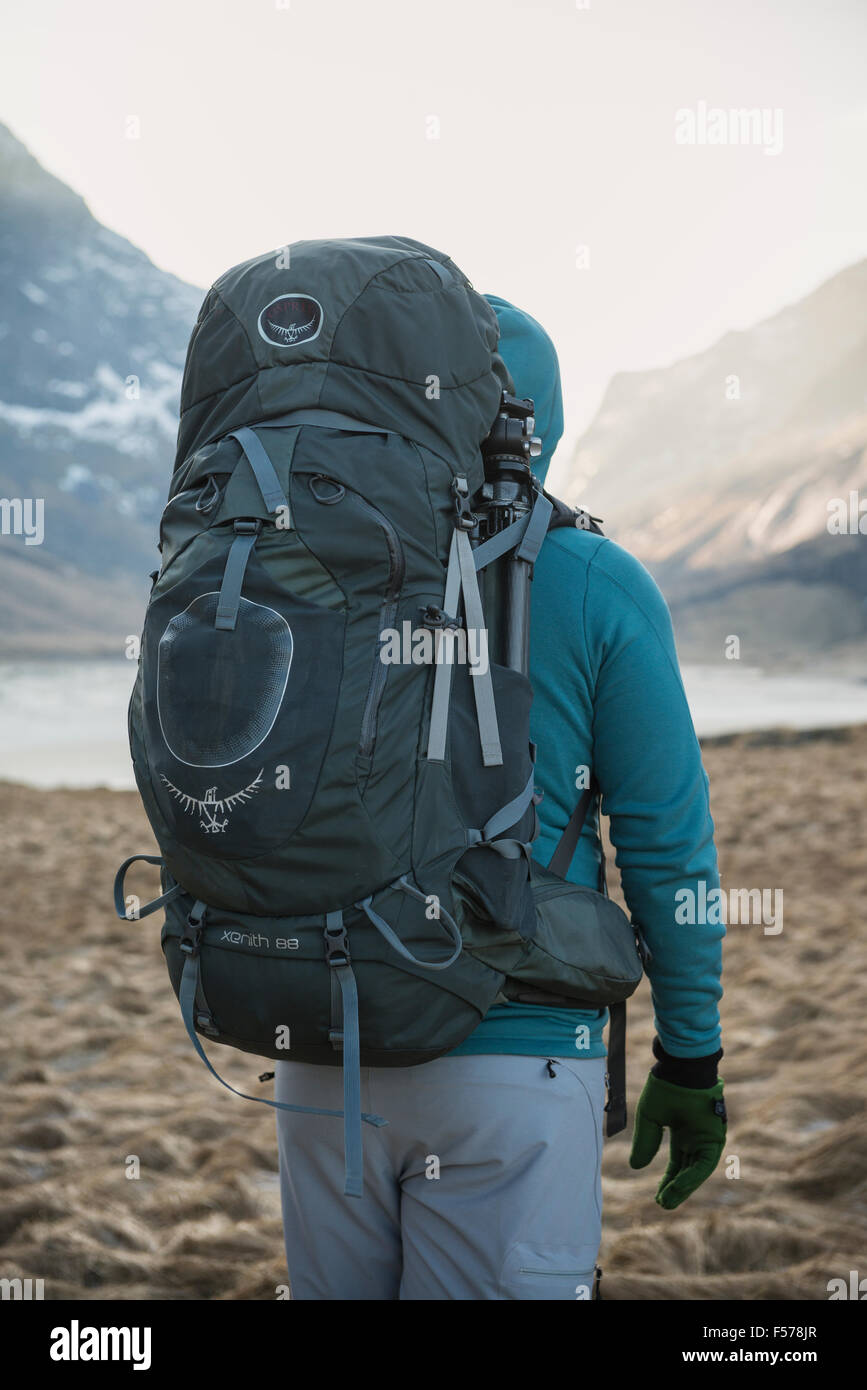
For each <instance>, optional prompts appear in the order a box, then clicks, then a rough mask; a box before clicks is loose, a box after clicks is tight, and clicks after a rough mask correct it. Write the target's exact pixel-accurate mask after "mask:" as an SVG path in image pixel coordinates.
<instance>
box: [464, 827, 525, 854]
mask: <svg viewBox="0 0 867 1390" xmlns="http://www.w3.org/2000/svg"><path fill="white" fill-rule="evenodd" d="M535 838H536V837H535V835H534V836H533V839H535ZM476 845H481V846H482V848H483V849H492V850H493V851H494V853H495V854H499V856H500V858H501V859H520V858H521V856H522V855H523V856H524V858H525V859H527V860H529V858H530V850H531V848H532V846H531V845H530V844H529V843H528V842H527V841H526V840H510V839H508V838H506V837H504V838H503V839H501V840H486V839H484V838H483V836H482V832H481V830H468V831H467V848H468V849H473V848H474V846H476Z"/></svg>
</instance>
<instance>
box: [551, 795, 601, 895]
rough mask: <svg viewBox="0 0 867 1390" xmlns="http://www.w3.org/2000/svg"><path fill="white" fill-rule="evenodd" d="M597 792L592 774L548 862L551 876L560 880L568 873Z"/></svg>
mask: <svg viewBox="0 0 867 1390" xmlns="http://www.w3.org/2000/svg"><path fill="white" fill-rule="evenodd" d="M598 791H599V783H598V782H597V781H596V776H595V773H594V774H591V777H590V785H589V786H587V787H585V788H584V790H583V792H582V793H581V796H580V798H579V800H578V805H577V806H576V807H575V810H574V811H573V812H572V814H571V816H570V817H569V820H568V821H567V823H566V829H565V830H564V831H563V834H562V835H561V836H560V839H559V842H558V844H557V848H556V849H555V850H554V853H553V854H552V855H551V858H550V859H549V860H548V868H549V869H550V870H551V872H552V873H553V874H559V875H560V877H561V878H565V877H566V875H567V873H568V872H569V865H570V864H571V863H572V858H573V855H574V854H575V851H576V849H577V848H578V840H579V839H580V836H581V831H582V829H583V826H584V822H585V820H586V819H587V812H588V811H589V810H590V803H591V802H592V800H593V798H594V796H596V794H597V793H598ZM603 862H604V861H603Z"/></svg>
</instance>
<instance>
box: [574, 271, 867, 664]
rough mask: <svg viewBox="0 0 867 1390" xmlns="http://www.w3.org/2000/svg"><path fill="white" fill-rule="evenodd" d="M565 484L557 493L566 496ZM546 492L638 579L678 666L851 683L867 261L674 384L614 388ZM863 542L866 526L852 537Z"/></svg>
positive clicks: (859, 649) (864, 480) (858, 619)
mask: <svg viewBox="0 0 867 1390" xmlns="http://www.w3.org/2000/svg"><path fill="white" fill-rule="evenodd" d="M562 476H563V475H562V474H561V479H562ZM559 486H560V488H561V490H562V491H563V493H564V495H566V496H567V497H568V498H569V500H571V501H574V502H579V501H580V502H581V503H582V504H583V505H585V506H587V507H589V508H590V510H591V511H593V512H594V513H595V514H596V515H600V516H602V517H603V518H605V522H606V525H605V530H606V534H608V535H611V536H612V537H613V538H614V539H616V540H617V541H618V542H619V543H620V544H622V545H624V546H625V547H626V548H627V549H629V550H631V551H632V552H633V553H634V554H636V555H637V556H638V558H639V559H641V560H642V561H643V562H644V563H645V564H646V565H647V566H648V568H649V569H650V570H651V572H652V573H653V574H654V576H655V578H656V579H657V581H658V582H659V583H660V585H661V587H662V589H663V591H664V593H665V594H666V597H667V598H668V600H669V602H670V604H671V609H672V614H673V617H674V620H675V628H676V631H677V636H678V645H679V648H680V652H681V656H682V657H685V658H686V659H693V660H696V659H718V658H719V656H720V654H721V652H722V650H723V643H724V641H725V638H726V637H727V636H728V635H730V634H736V635H738V636H740V637H741V658H742V659H744V660H749V662H750V664H759V665H761V664H769V663H775V664H776V663H780V662H792V663H796V664H803V663H805V662H808V661H811V660H813V659H814V658H815V657H816V656H817V654H819V653H821V655H822V659H823V660H824V661H829V660H834V659H839V660H840V661H841V662H844V661H845V662H846V663H847V664H848V665H850V666H852V665H854V666H856V667H858V666H860V669H862V670H863V669H864V657H865V655H867V605H865V596H867V573H865V564H867V561H865V556H867V540H865V538H864V535H861V534H858V533H857V532H854V533H853V531H851V530H850V531H849V532H848V533H844V534H841V535H838V534H831V533H830V532H829V530H828V522H829V504H831V502H832V500H833V499H842V500H844V501H846V502H847V503H848V499H849V495H850V493H851V492H855V493H857V494H858V497H857V499H856V504H857V502H859V501H860V502H863V506H864V512H865V513H867V261H862V262H859V263H858V264H856V265H853V266H850V267H849V268H848V269H846V270H843V271H841V272H840V273H839V274H837V275H835V276H833V278H832V279H830V280H828V281H827V282H826V283H825V284H823V285H821V286H820V287H819V288H818V289H817V290H815V291H814V292H813V293H812V294H810V295H808V296H807V297H806V298H805V299H803V300H801V301H800V302H798V303H796V304H793V305H790V306H789V307H787V308H786V309H784V310H782V311H781V312H780V313H778V314H776V315H774V316H773V317H772V318H770V319H768V320H767V321H765V322H763V323H760V324H758V325H756V326H755V327H754V328H751V329H749V330H747V331H745V332H739V333H728V334H726V335H725V337H723V338H722V339H721V340H720V341H719V342H718V343H716V344H715V345H714V346H713V347H711V348H709V349H708V350H707V351H706V352H703V353H699V354H697V355H696V356H694V357H690V358H687V359H685V360H684V361H681V362H676V363H674V364H673V365H672V366H669V367H665V368H660V369H656V370H653V371H646V372H629V373H622V374H619V375H618V376H616V377H615V378H614V379H613V380H612V382H611V384H610V386H609V388H608V391H607V392H606V395H605V398H604V400H603V402H602V405H601V407H600V409H599V412H598V414H597V416H596V418H595V419H594V420H593V422H592V423H591V425H590V427H589V429H588V430H587V431H586V433H585V434H584V435H583V437H582V438H581V439H580V440H579V441H578V444H577V446H576V448H575V451H574V455H573V457H572V459H571V460H570V464H569V467H568V471H567V473H566V481H565V485H564V483H563V482H562V481H560V482H559ZM863 527H864V530H865V531H867V515H865V518H864V521H863Z"/></svg>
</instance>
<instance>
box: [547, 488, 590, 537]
mask: <svg viewBox="0 0 867 1390" xmlns="http://www.w3.org/2000/svg"><path fill="white" fill-rule="evenodd" d="M543 495H544V496H545V497H547V499H548V501H549V502H550V503H551V506H552V508H553V510H552V512H551V519H550V521H549V522H548V530H549V531H556V530H558V529H559V528H560V527H561V526H574V527H576V528H577V529H578V530H579V531H592V532H593V533H594V535H597V536H602V535H604V534H605V533H604V531H603V530H602V526H601V521H602V518H601V516H591V515H590V513H589V512H586V511H585V510H584V508H583V507H569V506H567V504H566V503H565V502H561V501H560V499H559V497H552V496H551V493H550V492H545V491H544V489H543Z"/></svg>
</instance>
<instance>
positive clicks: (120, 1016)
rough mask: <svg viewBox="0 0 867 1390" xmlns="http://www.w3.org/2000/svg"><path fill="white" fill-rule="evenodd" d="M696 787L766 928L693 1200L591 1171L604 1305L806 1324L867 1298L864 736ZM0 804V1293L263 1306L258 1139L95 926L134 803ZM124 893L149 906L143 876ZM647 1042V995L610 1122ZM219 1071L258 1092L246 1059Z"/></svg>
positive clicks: (727, 765)
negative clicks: (660, 1201) (778, 923)
mask: <svg viewBox="0 0 867 1390" xmlns="http://www.w3.org/2000/svg"><path fill="white" fill-rule="evenodd" d="M705 765H706V767H707V769H708V772H709V774H710V778H711V794H712V806H713V813H714V819H715V821H716V825H717V832H718V845H719V851H720V861H721V867H722V873H723V882H724V885H726V886H728V887H735V886H739V887H740V886H743V887H782V888H783V889H784V893H785V899H784V903H785V916H784V928H783V931H782V933H780V934H779V935H769V934H765V933H764V932H763V930H762V927H761V925H752V926H749V925H744V926H732V927H730V929H729V935H728V939H727V946H726V957H725V959H726V967H725V984H726V990H727V993H726V998H725V1000H724V1006H723V1007H724V1042H725V1046H726V1057H725V1059H724V1063H723V1067H722V1072H723V1075H724V1077H725V1079H726V1083H727V1087H728V1091H727V1098H728V1107H729V1116H730V1125H729V1138H728V1144H727V1148H726V1159H725V1160H724V1162H723V1164H721V1166H720V1168H719V1169H718V1170H717V1173H716V1174H715V1175H714V1178H713V1179H712V1180H711V1181H710V1182H709V1183H707V1184H706V1185H705V1186H704V1187H703V1188H702V1189H701V1190H700V1191H699V1193H698V1194H696V1196H695V1197H693V1198H692V1199H691V1200H690V1201H689V1202H688V1203H687V1204H686V1205H685V1206H684V1207H682V1208H681V1209H680V1210H679V1211H677V1212H674V1213H667V1212H663V1211H661V1210H660V1209H659V1208H658V1207H656V1206H655V1204H654V1203H653V1200H652V1197H653V1193H654V1191H655V1188H656V1183H657V1182H658V1178H659V1175H660V1171H661V1166H662V1163H661V1159H657V1162H656V1163H655V1164H654V1166H653V1168H652V1169H651V1170H649V1171H646V1172H644V1173H640V1174H639V1173H633V1172H631V1170H630V1169H629V1168H628V1166H627V1162H626V1156H627V1152H628V1139H627V1136H626V1135H621V1136H619V1137H618V1138H616V1139H615V1140H613V1141H612V1142H611V1143H610V1144H609V1145H608V1146H607V1151H606V1156H605V1163H604V1196H605V1235H604V1242H603V1248H602V1254H601V1263H602V1265H603V1268H604V1278H603V1294H604V1296H605V1297H608V1298H611V1299H627V1298H640V1299H678V1298H699V1299H718V1298H732V1297H733V1298H739V1299H825V1298H827V1296H828V1295H827V1290H826V1285H827V1282H828V1280H829V1279H831V1278H835V1277H843V1278H846V1279H848V1272H849V1270H851V1269H856V1270H859V1271H860V1274H861V1276H862V1277H863V1276H865V1275H867V1117H865V1097H867V1028H865V1023H864V1007H865V981H867V937H865V932H864V927H863V918H862V909H861V905H862V903H863V902H864V900H865V895H867V834H865V819H867V816H865V800H867V726H862V727H860V728H857V729H848V730H847V729H843V730H837V731H834V732H832V733H826V734H786V733H782V734H777V735H775V734H773V733H772V734H762V735H754V736H745V735H741V736H738V737H735V738H733V739H729V740H718V741H716V742H708V743H706V744H705ZM0 793H2V795H0V816H2V845H3V856H2V863H0V876H2V877H0V953H2V954H0V967H2V968H0V1008H2V1015H3V1021H4V1027H3V1038H2V1051H0V1077H2V1080H3V1090H4V1103H3V1114H2V1132H0V1189H2V1201H0V1244H2V1247H3V1248H2V1252H0V1276H3V1277H8V1278H13V1277H15V1276H16V1275H20V1276H21V1277H25V1278H26V1277H30V1278H43V1279H44V1280H45V1296H46V1298H84V1299H132V1298H146V1299H196V1298H200V1299H201V1298H206V1299H273V1298H274V1297H275V1296H276V1290H277V1288H278V1286H280V1285H281V1284H285V1282H286V1270H285V1265H284V1263H283V1256H282V1233H281V1227H280V1213H279V1193H278V1183H277V1172H276V1147H275V1140H274V1124H273V1119H272V1116H271V1113H270V1112H269V1111H267V1110H265V1109H264V1108H262V1109H261V1110H259V1111H254V1109H253V1107H252V1106H250V1105H248V1104H246V1103H244V1102H242V1101H240V1100H236V1099H234V1098H233V1097H232V1096H230V1095H228V1094H227V1093H225V1092H222V1091H221V1090H220V1088H219V1087H218V1086H217V1083H216V1082H214V1081H213V1080H212V1079H211V1078H209V1077H208V1075H207V1073H206V1072H205V1070H204V1068H203V1067H202V1066H201V1063H200V1062H199V1061H198V1059H197V1058H196V1056H195V1054H194V1052H193V1050H192V1048H191V1046H190V1044H189V1042H188V1040H187V1038H186V1035H185V1033H184V1031H183V1027H182V1024H181V1021H180V1016H179V1013H178V1008H177V1004H176V1002H175V998H174V995H173V993H172V991H171V987H170V985H169V982H168V976H167V973H166V971H165V966H164V964H163V959H162V954H161V951H160V947H159V923H160V922H161V916H160V915H157V916H156V917H155V918H148V919H147V920H146V921H144V922H139V923H130V924H129V925H124V924H122V923H120V922H118V921H117V919H116V918H115V917H114V915H113V912H112V910H111V906H110V885H111V879H112V875H113V873H114V870H115V868H116V866H117V864H118V863H119V862H120V861H121V859H123V858H124V857H125V856H126V855H127V854H130V853H132V852H134V851H136V850H142V851H146V850H148V849H149V848H150V847H151V844H152V839H151V836H150V832H149V829H148V826H147V823H146V821H145V818H144V815H143V812H142V811H141V809H140V806H139V803H138V800H137V797H136V796H135V795H134V794H131V793H125V792H110V791H106V790H96V791H61V792H45V791H37V790H32V789H29V788H25V787H22V786H17V785H14V784H10V783H6V784H0ZM128 887H129V890H130V891H134V892H139V893H141V895H142V897H143V898H145V897H149V896H151V895H152V893H153V891H154V890H155V871H152V870H150V869H147V868H144V869H143V870H142V871H141V872H140V873H139V874H138V875H137V876H133V875H130V878H129V881H128ZM651 1037H652V1022H651V1014H650V1002H649V992H648V989H647V987H646V985H643V986H642V988H641V990H640V992H639V995H638V996H637V997H636V1001H635V1002H634V1004H632V1005H631V1006H630V1049H629V1055H630V1064H629V1081H630V1102H631V1104H634V1102H635V1100H636V1099H637V1096H638V1092H639V1089H640V1087H641V1084H642V1082H643V1079H644V1075H645V1073H646V1070H647V1067H648V1065H649V1064H650V1061H651V1058H650V1051H649V1049H650V1040H651ZM217 1051H218V1052H219V1064H221V1065H222V1067H223V1070H224V1074H225V1075H226V1076H227V1078H228V1079H229V1080H231V1081H232V1082H233V1084H235V1085H240V1086H241V1087H242V1088H250V1087H252V1088H254V1090H255V1089H256V1087H257V1085H258V1083H257V1081H256V1074H257V1072H258V1071H259V1070H262V1067H260V1066H258V1065H257V1062H256V1059H255V1058H250V1057H245V1056H243V1055H241V1054H237V1053H232V1052H231V1051H230V1050H229V1049H225V1048H222V1049H217ZM265 1093H266V1094H270V1088H268V1089H267V1091H266V1092H265ZM131 1155H135V1156H137V1157H138V1160H139V1163H140V1176H139V1177H138V1178H135V1179H130V1178H128V1177H127V1176H126V1174H127V1171H128V1170H129V1165H128V1163H127V1160H128V1158H129V1156H131ZM734 1159H737V1160H738V1164H735V1163H734V1162H733V1161H732V1160H734ZM738 1165H739V1172H740V1175H739V1176H738V1177H735V1176H731V1177H727V1176H726V1170H727V1169H728V1171H729V1172H731V1173H734V1171H735V1170H736V1168H737V1167H738Z"/></svg>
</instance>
